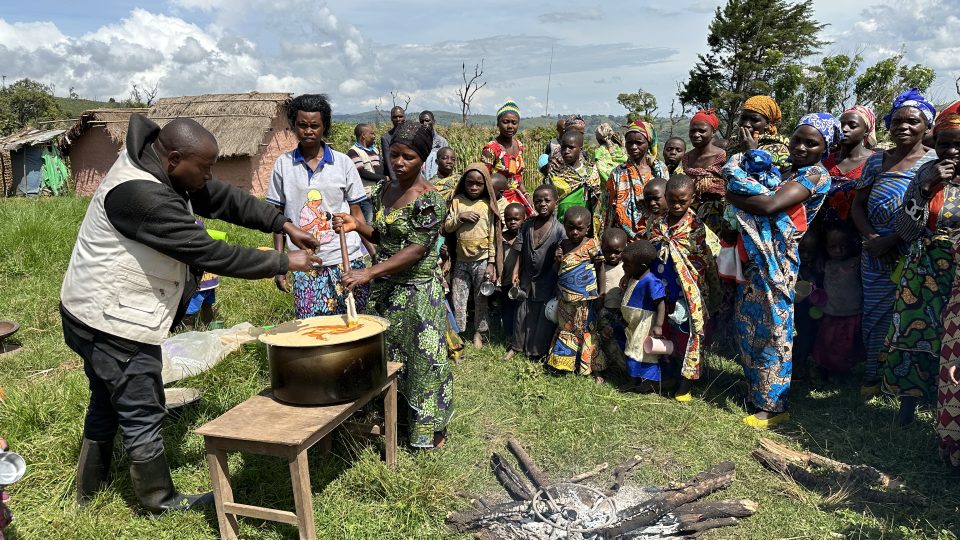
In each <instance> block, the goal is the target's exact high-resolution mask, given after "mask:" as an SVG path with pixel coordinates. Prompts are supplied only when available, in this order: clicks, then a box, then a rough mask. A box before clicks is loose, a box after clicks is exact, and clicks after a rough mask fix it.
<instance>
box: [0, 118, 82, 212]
mask: <svg viewBox="0 0 960 540" xmlns="http://www.w3.org/2000/svg"><path fill="white" fill-rule="evenodd" d="M64 131H66V130H63V129H32V128H28V129H24V130H22V131H19V132H17V133H13V134H11V135H8V136H6V137H3V138H0V180H2V184H3V186H2V191H3V196H4V197H12V196H15V195H26V196H29V197H36V196H37V195H40V194H41V193H51V194H53V195H59V194H60V193H62V192H63V191H65V190H66V182H67V177H68V173H67V167H66V165H65V164H64V162H63V160H62V159H61V157H60V151H59V149H58V148H57V140H58V139H59V138H60V137H61V136H62V135H63V133H64Z"/></svg>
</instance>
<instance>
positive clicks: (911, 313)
mask: <svg viewBox="0 0 960 540" xmlns="http://www.w3.org/2000/svg"><path fill="white" fill-rule="evenodd" d="M958 109H960V102H956V103H954V104H953V105H951V106H950V107H948V108H947V109H946V110H944V111H943V112H942V113H940V115H939V116H938V117H937V119H936V123H935V124H934V127H933V134H934V137H935V140H936V143H935V148H936V154H937V159H935V160H932V161H928V162H927V163H926V164H925V165H923V166H922V167H920V168H919V169H918V170H917V174H916V176H915V177H914V178H913V180H912V181H911V182H910V185H909V187H908V188H907V191H906V193H905V194H904V196H903V205H902V206H901V207H900V209H899V210H897V212H896V214H895V216H894V222H893V226H894V232H893V233H892V234H895V235H897V236H898V237H899V238H900V240H901V242H903V243H904V244H905V245H907V246H909V247H908V252H907V256H906V257H905V258H904V262H903V269H902V270H901V271H900V272H899V282H898V284H897V293H896V296H895V299H894V302H893V319H892V320H893V323H892V324H891V325H890V328H889V330H888V331H887V339H886V343H885V345H884V352H882V353H881V354H880V365H881V373H882V374H883V389H884V391H885V392H887V393H890V394H892V395H894V396H897V397H899V398H900V414H899V416H898V421H899V423H900V424H901V425H905V424H908V423H910V422H911V421H912V420H913V414H914V411H915V409H916V406H917V404H918V402H919V401H926V402H932V401H933V400H934V398H935V397H936V395H937V373H938V372H939V371H940V366H941V365H943V366H949V365H951V364H955V363H956V361H957V360H958V358H960V348H958V350H957V351H956V352H954V350H953V347H954V345H955V344H958V342H960V331H958V328H960V326H958V324H957V323H960V316H958V314H960V287H958V285H960V281H958V280H957V279H956V275H957V262H956V258H957V257H958V255H960V252H958V249H957V243H958V241H960V181H958V180H957V178H956V175H957V171H958V168H957V160H958V159H960V114H958ZM945 307H946V309H945ZM945 332H946V334H945ZM940 382H941V384H943V383H944V382H945V381H943V380H941V381H940ZM957 390H958V389H957V388H956V387H952V388H946V387H942V391H941V393H940V394H941V396H942V397H943V398H944V399H943V401H944V403H943V405H944V407H945V410H946V413H945V417H944V419H943V420H947V418H951V421H949V422H947V421H944V422H942V423H941V427H942V428H947V431H948V432H952V433H946V434H945V435H947V436H946V437H943V436H942V437H941V443H944V442H946V447H947V448H946V450H947V452H946V456H947V457H951V458H952V460H953V461H954V464H955V465H960V446H958V445H957V443H958V442H960V438H958V437H960V431H958V429H960V424H957V423H955V422H954V420H952V419H956V421H960V392H957ZM951 425H952V426H951Z"/></svg>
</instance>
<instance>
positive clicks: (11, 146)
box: [0, 129, 67, 152]
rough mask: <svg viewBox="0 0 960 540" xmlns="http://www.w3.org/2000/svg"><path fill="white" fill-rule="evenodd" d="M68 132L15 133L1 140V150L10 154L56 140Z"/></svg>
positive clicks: (32, 130) (33, 130)
mask: <svg viewBox="0 0 960 540" xmlns="http://www.w3.org/2000/svg"><path fill="white" fill-rule="evenodd" d="M66 131H67V130H65V129H47V130H39V129H31V130H29V131H21V132H20V133H14V134H13V135H8V136H7V137H4V138H3V139H0V149H3V150H6V151H8V152H9V151H12V150H19V149H20V148H22V147H24V146H36V145H38V144H43V143H46V142H48V141H50V140H52V139H55V138H57V137H59V136H60V135H63V134H64V133H66Z"/></svg>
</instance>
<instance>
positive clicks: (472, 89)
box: [456, 58, 487, 125]
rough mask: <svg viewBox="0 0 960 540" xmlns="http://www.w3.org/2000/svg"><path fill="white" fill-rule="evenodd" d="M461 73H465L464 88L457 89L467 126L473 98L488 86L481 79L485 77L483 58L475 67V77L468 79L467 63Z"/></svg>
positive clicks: (464, 121) (461, 112)
mask: <svg viewBox="0 0 960 540" xmlns="http://www.w3.org/2000/svg"><path fill="white" fill-rule="evenodd" d="M460 69H461V71H462V73H463V87H462V88H457V92H456V93H457V97H458V98H460V114H461V115H463V125H467V117H468V116H470V104H471V103H473V96H475V95H477V92H479V91H480V89H481V88H483V87H484V86H486V85H487V82H486V81H483V82H482V83H481V82H480V77H483V58H481V59H480V63H479V64H475V65H474V66H473V75H472V76H471V77H470V78H469V79H467V63H466V62H464V63H463V64H462V66H461V68H460Z"/></svg>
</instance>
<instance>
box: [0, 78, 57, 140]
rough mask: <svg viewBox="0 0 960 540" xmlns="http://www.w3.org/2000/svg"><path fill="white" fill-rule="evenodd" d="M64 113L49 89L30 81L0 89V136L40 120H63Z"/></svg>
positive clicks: (20, 81)
mask: <svg viewBox="0 0 960 540" xmlns="http://www.w3.org/2000/svg"><path fill="white" fill-rule="evenodd" d="M65 116H66V113H65V112H64V111H63V109H61V108H60V105H59V104H58V103H57V101H56V100H55V99H53V92H52V91H51V90H50V87H49V86H47V85H45V84H43V83H40V82H37V81H33V80H30V79H20V80H19V81H17V82H15V83H13V84H11V85H10V86H7V87H6V88H3V89H0V135H7V134H10V133H13V132H14V131H17V130H18V129H22V128H24V127H27V126H32V125H35V124H36V122H38V121H41V120H51V119H54V118H63V117H65Z"/></svg>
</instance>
